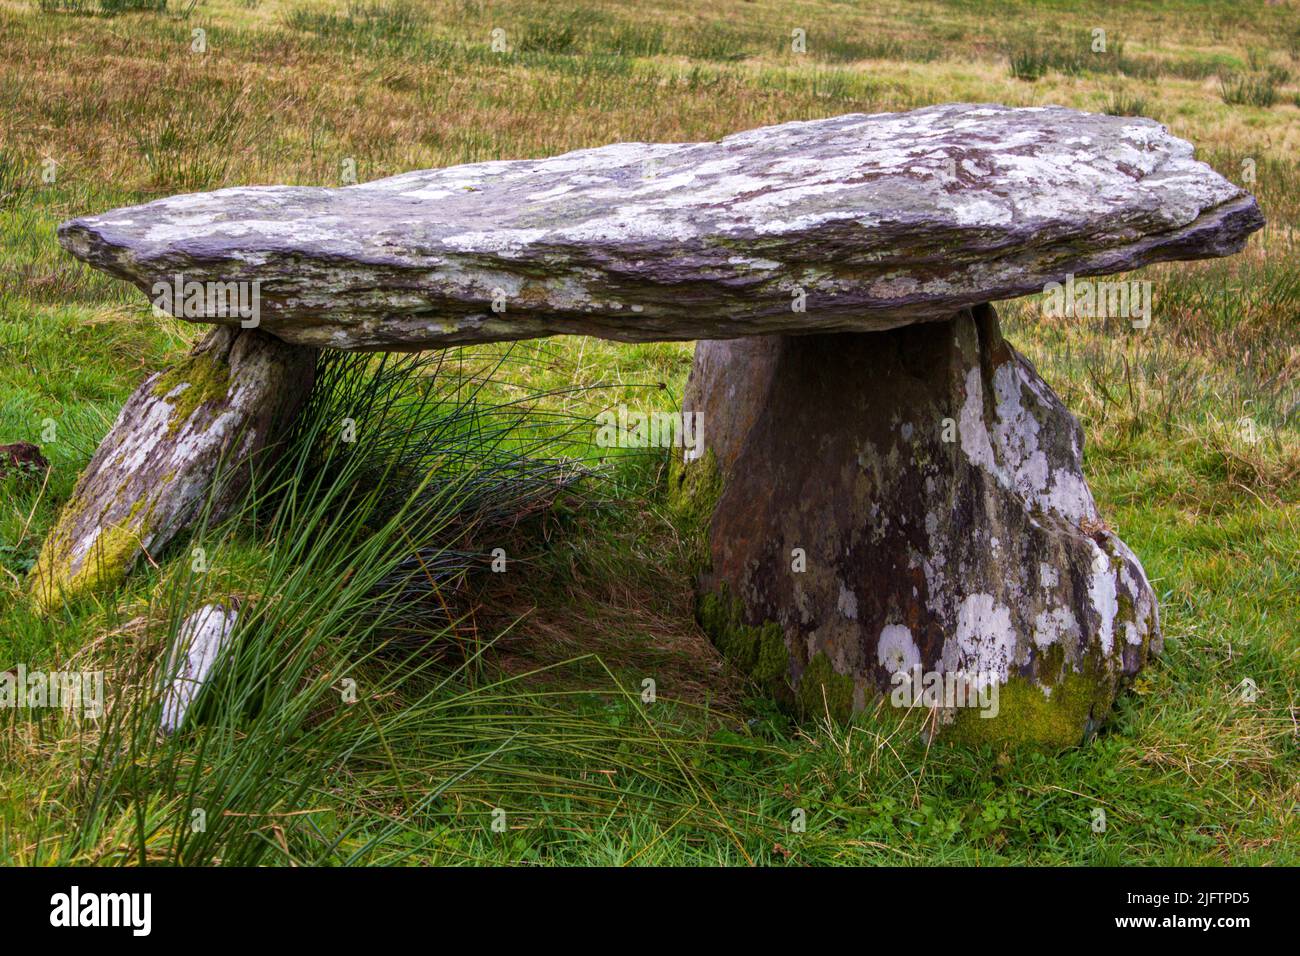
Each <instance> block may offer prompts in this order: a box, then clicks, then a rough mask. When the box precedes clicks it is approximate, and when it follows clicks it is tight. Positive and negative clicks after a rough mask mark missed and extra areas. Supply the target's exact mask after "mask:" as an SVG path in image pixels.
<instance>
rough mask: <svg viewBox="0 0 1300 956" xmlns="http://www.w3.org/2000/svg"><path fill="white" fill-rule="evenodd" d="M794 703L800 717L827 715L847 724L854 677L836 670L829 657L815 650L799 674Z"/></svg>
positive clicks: (851, 713)
mask: <svg viewBox="0 0 1300 956" xmlns="http://www.w3.org/2000/svg"><path fill="white" fill-rule="evenodd" d="M795 702H796V704H797V705H798V713H799V716H800V717H804V718H809V717H811V718H818V717H825V716H826V715H827V714H829V715H830V717H831V719H832V720H834V721H837V722H838V723H842V724H843V723H848V721H849V718H850V717H852V716H853V678H851V677H849V676H848V675H846V674H841V673H839V672H837V671H836V670H835V667H834V665H833V664H831V659H830V658H829V657H827V656H826V655H825V654H824V653H821V652H818V653H817V654H816V655H815V656H814V657H813V659H812V660H811V661H809V662H808V666H807V667H805V668H804V670H803V674H801V675H800V676H799V687H798V689H797V690H796V691H795Z"/></svg>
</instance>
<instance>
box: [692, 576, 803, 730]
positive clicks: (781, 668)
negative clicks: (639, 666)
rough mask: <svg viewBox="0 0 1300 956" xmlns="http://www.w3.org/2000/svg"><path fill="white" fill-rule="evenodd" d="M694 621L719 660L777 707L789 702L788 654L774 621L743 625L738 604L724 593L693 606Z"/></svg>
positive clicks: (778, 627)
mask: <svg viewBox="0 0 1300 956" xmlns="http://www.w3.org/2000/svg"><path fill="white" fill-rule="evenodd" d="M696 617H697V618H698V619H699V622H700V627H701V628H703V630H704V633H706V634H707V635H708V636H709V639H710V640H711V641H713V644H714V646H715V647H717V648H718V650H719V651H721V652H722V656H723V657H725V658H726V659H727V660H728V661H730V662H731V664H732V665H733V666H735V667H736V669H737V670H739V671H740V672H741V673H743V674H744V675H745V676H747V677H749V678H750V679H752V680H753V681H755V682H756V683H757V684H759V686H760V687H762V688H763V690H764V691H765V692H766V693H768V694H770V695H771V696H772V697H773V698H775V699H776V700H777V701H778V702H779V703H784V704H786V705H789V704H790V703H791V702H792V701H793V693H792V691H791V688H790V682H789V677H788V675H789V672H790V651H789V650H788V649H787V648H786V646H785V635H784V633H783V632H782V630H781V625H780V624H778V623H777V622H776V621H765V622H764V623H762V624H757V625H754V624H746V623H744V621H743V620H742V618H741V607H740V602H739V601H736V600H734V599H732V598H731V596H730V595H729V594H728V593H727V592H726V590H725V589H724V591H723V592H722V593H721V594H706V595H704V596H703V597H701V598H700V599H699V601H698V602H697V604H696Z"/></svg>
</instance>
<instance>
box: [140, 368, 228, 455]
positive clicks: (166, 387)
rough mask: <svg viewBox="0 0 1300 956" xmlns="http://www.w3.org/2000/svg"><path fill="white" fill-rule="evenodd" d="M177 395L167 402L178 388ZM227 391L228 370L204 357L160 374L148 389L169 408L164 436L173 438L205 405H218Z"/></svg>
mask: <svg viewBox="0 0 1300 956" xmlns="http://www.w3.org/2000/svg"><path fill="white" fill-rule="evenodd" d="M182 385H184V386H187V387H186V388H183V389H181V391H180V393H179V394H177V395H175V396H173V397H171V398H168V397H167V396H168V395H170V394H171V392H172V391H174V390H175V389H177V388H180V386H182ZM229 390H230V366H229V365H227V364H226V363H225V362H223V361H221V360H220V359H216V358H213V357H212V356H210V355H207V354H200V355H191V356H189V357H188V358H185V359H184V360H182V361H180V362H177V363H176V364H175V365H173V366H172V367H171V368H169V369H167V370H166V371H164V372H162V373H161V374H160V375H159V376H158V380H157V381H156V382H154V383H153V387H152V388H150V389H149V392H150V394H152V395H153V396H154V397H156V398H162V399H166V400H167V401H168V403H169V404H171V406H172V414H171V418H170V419H169V420H168V422H167V434H168V435H175V434H176V432H177V431H179V430H180V428H181V426H182V425H184V424H185V423H186V422H187V421H189V419H190V416H192V415H193V414H194V412H195V411H197V410H198V408H199V406H201V405H203V404H205V403H206V402H214V401H215V402H221V401H224V400H225V398H226V395H227V393H228V392H229Z"/></svg>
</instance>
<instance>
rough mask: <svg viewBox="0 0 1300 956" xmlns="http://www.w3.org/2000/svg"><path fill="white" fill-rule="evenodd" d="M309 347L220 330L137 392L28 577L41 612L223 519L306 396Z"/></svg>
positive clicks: (115, 579) (311, 360)
mask: <svg viewBox="0 0 1300 956" xmlns="http://www.w3.org/2000/svg"><path fill="white" fill-rule="evenodd" d="M315 362H316V354H315V350H313V349H306V348H302V347H300V346H293V345H287V344H285V343H283V342H280V341H278V340H277V339H275V338H273V337H271V336H269V335H266V334H265V333H263V332H258V331H256V330H244V331H241V330H237V329H230V328H225V327H222V328H218V329H214V330H213V331H212V332H210V333H209V334H208V335H207V336H206V337H205V338H204V339H203V340H202V341H201V342H200V343H199V344H198V345H197V346H196V347H195V348H194V350H193V352H192V353H191V354H190V355H189V356H187V357H186V358H185V359H183V360H182V361H181V362H179V363H177V364H176V365H174V366H173V367H171V368H169V369H167V370H165V371H163V372H161V373H155V374H153V375H151V376H149V378H147V379H145V381H144V382H143V383H142V384H141V385H140V387H139V388H137V389H136V391H135V393H134V394H133V395H132V396H131V397H130V398H129V399H128V400H127V402H126V405H125V406H124V407H123V408H122V411H121V413H120V414H119V415H118V418H117V421H116V422H115V423H114V425H113V427H112V429H110V431H109V434H108V436H107V437H106V438H105V439H104V441H103V442H102V443H101V444H100V446H99V448H98V450H96V452H95V455H94V457H93V458H92V459H91V461H90V464H89V465H88V466H87V468H86V470H85V471H84V472H83V473H82V475H81V478H80V479H79V480H78V482H77V485H76V488H75V489H74V490H73V493H72V497H71V498H70V499H69V500H68V501H67V502H66V503H65V504H64V506H63V508H62V510H61V512H60V514H59V517H58V520H57V521H56V523H55V526H54V528H53V529H52V530H51V531H50V533H49V534H48V535H47V536H46V539H45V542H44V544H43V546H42V548H41V551H40V554H39V556H38V557H37V560H36V563H35V565H34V566H33V568H32V571H31V574H30V583H29V587H30V591H31V593H32V595H33V597H34V598H35V599H36V601H37V602H38V603H39V604H40V605H41V606H42V607H43V608H44V609H45V610H47V611H48V610H53V609H55V608H57V607H59V606H60V605H61V604H62V603H64V602H66V601H69V600H74V599H76V598H78V597H81V596H83V595H85V594H89V593H92V592H95V591H100V590H104V589H106V588H110V587H113V586H114V585H116V584H118V583H120V582H121V581H122V580H123V579H124V578H125V577H126V575H127V574H128V573H129V572H130V570H131V568H132V567H133V566H134V565H135V563H136V562H137V561H138V560H139V559H140V557H141V556H142V555H145V554H148V555H153V554H155V553H157V552H159V551H160V550H161V549H162V548H164V547H166V545H167V543H168V542H169V541H171V540H172V539H173V538H175V537H176V536H177V535H178V534H180V533H181V532H182V531H183V530H184V529H185V528H186V527H188V526H189V525H190V523H192V522H193V521H194V520H195V518H196V517H197V516H198V515H199V513H200V512H201V510H202V509H203V508H204V507H205V506H206V505H210V515H211V517H212V518H213V519H217V518H220V517H221V515H222V514H223V513H224V512H226V511H227V510H228V509H229V508H230V507H231V506H233V504H234V503H235V502H236V501H237V500H238V498H239V496H240V494H241V493H242V492H243V489H244V488H245V487H246V484H247V480H248V469H249V468H250V467H251V466H252V465H253V464H254V462H255V461H260V460H262V459H264V458H265V456H266V455H267V454H268V453H270V452H271V451H272V450H273V449H274V448H275V447H276V444H277V442H278V439H279V436H280V434H281V431H282V429H283V427H284V426H285V425H286V424H288V422H289V421H291V420H292V418H293V415H294V414H295V413H296V411H297V409H298V408H299V407H300V405H301V404H302V402H303V400H304V399H305V398H306V395H307V393H308V391H309V390H310V388H311V382H312V378H313V377H314V374H315Z"/></svg>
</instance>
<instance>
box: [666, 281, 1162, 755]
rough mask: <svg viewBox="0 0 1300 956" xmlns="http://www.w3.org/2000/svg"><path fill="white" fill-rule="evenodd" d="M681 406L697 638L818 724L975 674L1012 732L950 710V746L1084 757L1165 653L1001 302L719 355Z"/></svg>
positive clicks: (683, 498)
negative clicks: (937, 676) (907, 680)
mask: <svg viewBox="0 0 1300 956" xmlns="http://www.w3.org/2000/svg"><path fill="white" fill-rule="evenodd" d="M683 407H684V410H686V411H689V412H696V413H700V414H702V415H703V434H704V444H705V447H706V451H705V453H704V455H703V456H702V457H701V458H698V459H697V460H695V461H692V462H684V463H679V464H678V465H677V466H675V468H674V471H673V481H674V483H675V490H676V495H677V500H678V502H679V503H680V504H682V505H684V506H685V508H686V510H687V511H690V510H691V509H694V513H695V514H696V515H697V516H698V515H701V514H703V515H707V516H708V518H707V525H706V526H703V527H702V530H703V532H704V535H703V541H702V543H703V545H704V547H705V549H706V550H705V553H704V554H703V555H702V559H703V560H702V562H701V565H702V568H701V573H700V577H699V586H700V590H699V593H700V601H699V611H700V618H701V621H702V623H703V624H704V626H705V628H706V630H708V631H709V633H710V635H711V636H712V638H713V639H714V640H715V642H717V643H718V644H719V646H720V647H721V648H722V649H723V651H724V652H725V653H727V654H728V655H729V656H730V657H732V659H733V660H736V661H737V662H738V663H739V664H740V666H741V667H742V668H743V669H745V670H747V671H748V672H749V673H751V674H753V675H754V676H755V677H757V678H759V679H760V680H762V681H763V682H764V683H766V684H767V685H768V686H769V687H771V688H772V689H773V690H774V692H775V693H776V694H777V696H778V697H781V698H784V699H786V700H787V701H790V702H793V703H796V704H797V705H798V706H799V709H800V710H802V711H805V712H812V713H815V714H820V713H823V712H826V711H829V712H830V713H831V714H832V715H833V716H836V717H839V718H844V717H847V716H848V714H849V713H850V711H851V710H853V709H855V708H858V709H860V708H861V707H863V706H864V705H865V704H866V703H867V702H868V701H870V700H873V699H874V698H875V696H876V694H877V693H878V692H884V693H889V692H891V691H892V690H893V688H894V687H895V686H896V678H895V677H894V675H895V674H896V673H898V672H905V673H907V674H908V675H915V674H916V673H917V671H916V669H918V668H919V671H920V672H921V673H925V672H937V673H946V674H955V673H961V674H964V675H966V676H967V677H969V678H970V679H971V680H972V681H974V682H976V683H978V682H979V681H980V680H983V681H985V682H986V684H988V683H996V685H997V689H998V710H999V714H998V716H996V717H992V718H981V717H979V716H977V714H976V713H975V712H973V711H969V710H955V709H946V710H945V711H944V712H943V714H942V716H943V717H944V718H945V719H949V720H952V721H953V722H954V723H953V726H952V727H951V728H950V729H948V730H947V731H946V732H947V733H948V734H950V735H952V736H956V737H964V738H966V739H998V740H1006V741H1012V742H1018V743H1029V742H1032V743H1042V744H1047V745H1062V746H1063V745H1070V744H1076V743H1079V742H1080V741H1082V740H1083V739H1084V738H1085V736H1087V735H1088V734H1090V733H1091V732H1092V731H1093V730H1094V729H1095V728H1096V727H1097V726H1098V725H1099V724H1100V723H1101V722H1102V721H1103V720H1104V719H1105V718H1106V715H1107V713H1108V712H1109V709H1110V706H1111V703H1112V701H1113V700H1114V698H1115V695H1116V693H1117V691H1118V689H1119V687H1120V685H1121V684H1122V683H1123V682H1124V681H1125V680H1126V679H1128V678H1130V677H1131V676H1132V675H1133V674H1134V673H1136V672H1137V670H1138V669H1139V668H1140V667H1141V666H1142V665H1143V664H1144V663H1145V661H1146V659H1147V656H1148V655H1149V654H1150V653H1151V652H1152V651H1155V650H1158V649H1159V647H1160V631H1159V626H1158V620H1157V611H1156V602H1155V597H1154V594H1153V593H1152V591H1151V587H1150V585H1149V584H1148V583H1147V579H1146V576H1145V574H1144V573H1143V570H1142V566H1141V564H1140V563H1139V562H1138V560H1137V558H1136V557H1134V555H1133V553H1132V552H1131V551H1130V550H1129V549H1128V547H1127V546H1126V545H1125V544H1124V543H1123V542H1122V541H1121V540H1120V539H1119V538H1118V537H1116V536H1115V535H1114V534H1113V533H1112V532H1110V531H1109V530H1108V529H1107V528H1106V526H1105V524H1104V523H1103V522H1102V520H1101V518H1100V517H1099V515H1098V512H1097V507H1096V505H1095V503H1094V501H1093V497H1092V494H1091V493H1090V491H1089V490H1088V486H1087V484H1086V483H1085V481H1084V477H1083V472H1082V468H1081V463H1082V453H1083V435H1082V430H1081V428H1080V427H1079V424H1078V422H1077V421H1076V420H1075V419H1074V417H1073V416H1072V415H1071V414H1070V413H1069V412H1068V411H1067V410H1066V408H1065V407H1064V406H1063V405H1062V404H1061V402H1060V400H1059V399H1058V398H1057V397H1056V395H1054V394H1053V393H1052V391H1051V389H1050V388H1048V386H1047V384H1046V383H1045V382H1044V381H1043V380H1042V379H1041V378H1040V377H1039V376H1038V374H1037V372H1036V371H1035V370H1034V368H1033V366H1032V365H1031V364H1030V363H1029V361H1028V360H1026V359H1025V358H1024V357H1023V356H1022V355H1020V354H1019V353H1017V352H1016V351H1015V350H1014V349H1013V348H1012V347H1011V346H1010V345H1009V344H1007V343H1006V341H1005V340H1004V339H1003V338H1002V336H1001V333H1000V331H999V327H998V321H997V317H996V314H995V313H994V311H993V309H992V307H991V306H981V307H978V308H976V309H973V310H964V311H962V312H961V313H959V314H958V315H956V316H955V317H954V318H953V319H951V320H950V321H946V322H933V323H923V324H917V325H911V326H906V327H904V328H899V329H894V330H891V331H887V332H867V333H860V334H836V335H822V334H818V335H807V336H772V337H768V338H765V339H750V340H745V341H738V342H731V341H728V342H702V343H700V345H699V346H698V347H697V351H696V362H695V367H694V370H693V372H692V375H691V379H690V382H689V384H688V387H687V393H686V397H685V400H684V403H683ZM897 680H902V678H898V679H897Z"/></svg>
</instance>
